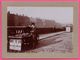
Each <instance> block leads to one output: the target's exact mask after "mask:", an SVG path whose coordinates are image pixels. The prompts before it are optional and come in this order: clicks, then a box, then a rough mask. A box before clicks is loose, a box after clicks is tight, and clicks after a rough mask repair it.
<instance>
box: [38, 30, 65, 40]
mask: <svg viewBox="0 0 80 60" xmlns="http://www.w3.org/2000/svg"><path fill="white" fill-rule="evenodd" d="M64 32H65V31H61V32H56V33H55V32H54V33H48V34H42V35H39V40H42V39H45V38H49V37H52V36H56V35H59V34H62V33H64Z"/></svg>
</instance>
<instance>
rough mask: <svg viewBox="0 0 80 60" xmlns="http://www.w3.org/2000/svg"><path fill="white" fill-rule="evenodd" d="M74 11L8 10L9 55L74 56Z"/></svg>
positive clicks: (22, 8) (48, 8)
mask: <svg viewBox="0 0 80 60" xmlns="http://www.w3.org/2000/svg"><path fill="white" fill-rule="evenodd" d="M72 32H73V7H15V6H14V7H8V8H7V33H8V35H7V38H8V40H7V41H8V43H7V51H8V52H16V53H17V52H35V53H37V52H62V53H65V52H68V53H71V52H72V49H73V46H72Z"/></svg>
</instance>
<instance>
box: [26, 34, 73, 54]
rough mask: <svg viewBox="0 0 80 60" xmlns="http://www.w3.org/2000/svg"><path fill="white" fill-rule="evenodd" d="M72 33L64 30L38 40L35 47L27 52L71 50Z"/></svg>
mask: <svg viewBox="0 0 80 60" xmlns="http://www.w3.org/2000/svg"><path fill="white" fill-rule="evenodd" d="M71 39H72V33H71V32H69V33H68V32H64V33H61V34H57V35H55V36H51V37H48V38H45V39H42V40H39V44H38V46H37V48H36V49H33V50H29V51H27V52H63V53H64V52H69V53H71V52H72V42H71Z"/></svg>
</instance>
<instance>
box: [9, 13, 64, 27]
mask: <svg viewBox="0 0 80 60" xmlns="http://www.w3.org/2000/svg"><path fill="white" fill-rule="evenodd" d="M7 22H8V23H7V25H8V26H28V25H29V24H31V22H34V23H35V25H36V27H38V28H54V27H55V28H62V27H63V26H62V25H61V24H60V23H57V22H55V21H54V20H48V19H40V18H33V17H28V16H24V15H23V16H21V15H18V14H16V15H15V14H10V12H8V13H7Z"/></svg>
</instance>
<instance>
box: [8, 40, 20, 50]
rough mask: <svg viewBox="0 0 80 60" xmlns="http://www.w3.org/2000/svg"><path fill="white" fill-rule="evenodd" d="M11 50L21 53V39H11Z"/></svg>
mask: <svg viewBox="0 0 80 60" xmlns="http://www.w3.org/2000/svg"><path fill="white" fill-rule="evenodd" d="M9 43H10V45H9V49H11V50H18V51H21V39H10V42H9Z"/></svg>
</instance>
